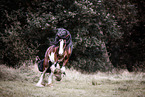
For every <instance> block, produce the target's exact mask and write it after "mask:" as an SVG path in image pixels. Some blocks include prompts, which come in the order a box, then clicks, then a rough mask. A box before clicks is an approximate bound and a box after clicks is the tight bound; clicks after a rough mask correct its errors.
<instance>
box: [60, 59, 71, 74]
mask: <svg viewBox="0 0 145 97" xmlns="http://www.w3.org/2000/svg"><path fill="white" fill-rule="evenodd" d="M68 60H69V58H68V59H66V60H64V62H63V66H62V67H61V72H62V73H63V74H64V75H65V65H66V64H67V62H68Z"/></svg>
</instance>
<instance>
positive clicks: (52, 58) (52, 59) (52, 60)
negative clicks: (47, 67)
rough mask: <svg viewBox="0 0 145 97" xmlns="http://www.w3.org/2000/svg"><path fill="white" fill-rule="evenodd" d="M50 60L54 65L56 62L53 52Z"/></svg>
mask: <svg viewBox="0 0 145 97" xmlns="http://www.w3.org/2000/svg"><path fill="white" fill-rule="evenodd" d="M49 58H50V61H51V62H52V63H54V62H55V60H54V52H51V53H50V55H49Z"/></svg>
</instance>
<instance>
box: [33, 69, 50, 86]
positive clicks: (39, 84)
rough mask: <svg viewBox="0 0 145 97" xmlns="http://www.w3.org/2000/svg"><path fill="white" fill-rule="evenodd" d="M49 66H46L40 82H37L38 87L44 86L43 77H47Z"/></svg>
mask: <svg viewBox="0 0 145 97" xmlns="http://www.w3.org/2000/svg"><path fill="white" fill-rule="evenodd" d="M47 69H48V68H45V70H44V71H43V73H42V74H41V76H40V80H39V81H38V83H37V84H36V86H38V87H44V85H42V82H43V79H44V77H45V73H46V71H47Z"/></svg>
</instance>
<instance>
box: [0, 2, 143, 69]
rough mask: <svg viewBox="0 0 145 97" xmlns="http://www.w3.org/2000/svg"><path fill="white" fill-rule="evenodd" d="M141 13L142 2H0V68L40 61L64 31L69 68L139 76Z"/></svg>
mask: <svg viewBox="0 0 145 97" xmlns="http://www.w3.org/2000/svg"><path fill="white" fill-rule="evenodd" d="M144 7H145V2H144V1H143V0H139V1H137V0H126V1H124V0H110V1H107V0H49V1H48V0H33V1H31V0H7V1H0V14H1V16H0V18H1V19H0V27H1V29H0V32H1V33H0V36H1V37H0V43H1V44H0V45H1V50H0V53H1V56H0V58H1V59H0V60H1V61H0V62H2V63H5V64H7V65H9V66H13V67H15V66H19V65H21V63H22V62H24V61H26V60H35V57H36V56H37V55H39V56H40V57H41V59H42V58H43V57H44V53H45V50H46V49H47V48H48V47H49V43H50V41H53V40H54V37H55V33H56V29H57V28H60V27H63V28H65V29H67V30H69V31H70V33H71V34H72V39H73V45H74V49H73V53H72V56H71V58H70V62H69V64H68V67H70V66H73V67H75V68H76V69H81V70H83V71H87V72H96V71H98V70H99V71H108V70H112V69H114V68H117V69H125V68H127V69H128V70H129V71H138V70H141V71H144V70H145V61H144V60H145V49H144V48H145V38H144V37H145V33H144V31H145V27H144V26H145V20H144V16H145V14H144V10H143V9H144Z"/></svg>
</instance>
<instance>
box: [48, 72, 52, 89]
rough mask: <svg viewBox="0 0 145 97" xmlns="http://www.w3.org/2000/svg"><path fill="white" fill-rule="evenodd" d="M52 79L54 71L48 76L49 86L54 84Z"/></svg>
mask: <svg viewBox="0 0 145 97" xmlns="http://www.w3.org/2000/svg"><path fill="white" fill-rule="evenodd" d="M52 79H53V73H52V72H51V73H50V75H49V77H48V85H49V86H50V85H51V84H52Z"/></svg>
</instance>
